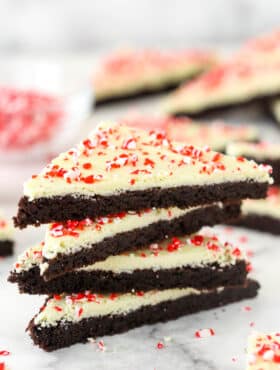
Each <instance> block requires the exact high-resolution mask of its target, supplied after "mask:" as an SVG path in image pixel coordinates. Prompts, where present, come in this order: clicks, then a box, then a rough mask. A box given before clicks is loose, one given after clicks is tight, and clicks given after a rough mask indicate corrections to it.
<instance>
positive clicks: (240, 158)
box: [236, 156, 246, 162]
mask: <svg viewBox="0 0 280 370" xmlns="http://www.w3.org/2000/svg"><path fill="white" fill-rule="evenodd" d="M236 159H237V160H238V161H239V162H245V161H246V159H245V158H244V157H240V156H239V157H237V158H236Z"/></svg>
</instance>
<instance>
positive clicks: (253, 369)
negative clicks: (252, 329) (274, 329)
mask: <svg viewBox="0 0 280 370" xmlns="http://www.w3.org/2000/svg"><path fill="white" fill-rule="evenodd" d="M279 369H280V333H268V334H264V333H253V334H251V335H250V336H249V340H248V346H247V367H246V370H279Z"/></svg>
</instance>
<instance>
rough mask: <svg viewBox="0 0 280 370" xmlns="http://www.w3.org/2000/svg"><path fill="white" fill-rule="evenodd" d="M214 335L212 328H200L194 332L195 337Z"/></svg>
mask: <svg viewBox="0 0 280 370" xmlns="http://www.w3.org/2000/svg"><path fill="white" fill-rule="evenodd" d="M213 335H215V331H214V329H212V328H210V329H200V330H197V331H196V332H195V337H196V338H207V337H212V336H213Z"/></svg>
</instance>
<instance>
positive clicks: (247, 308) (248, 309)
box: [242, 306, 252, 312]
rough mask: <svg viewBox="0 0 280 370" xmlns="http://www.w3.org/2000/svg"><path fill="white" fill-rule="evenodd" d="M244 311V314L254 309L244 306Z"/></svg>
mask: <svg viewBox="0 0 280 370" xmlns="http://www.w3.org/2000/svg"><path fill="white" fill-rule="evenodd" d="M242 310H243V311H244V312H250V311H252V307H251V306H244V307H243V308H242Z"/></svg>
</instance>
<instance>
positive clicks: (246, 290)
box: [28, 280, 259, 351]
mask: <svg viewBox="0 0 280 370" xmlns="http://www.w3.org/2000/svg"><path fill="white" fill-rule="evenodd" d="M258 289H259V284H258V283H257V282H256V281H253V280H249V281H247V283H246V284H245V285H244V286H242V285H240V286H232V287H226V288H224V289H223V290H222V291H221V292H219V293H218V292H217V291H212V292H210V293H207V294H201V295H190V296H187V297H183V298H179V299H176V300H174V301H172V300H170V301H166V302H163V303H160V304H157V305H154V306H146V307H142V308H140V309H138V310H136V311H133V312H130V313H128V314H127V315H110V316H109V315H108V316H103V317H94V318H89V319H83V320H81V321H80V322H77V323H73V322H63V323H62V322H60V323H59V324H58V325H57V326H53V327H41V326H36V325H35V323H34V319H33V320H31V322H30V323H29V326H28V331H29V333H30V336H31V338H32V340H33V342H34V343H35V344H36V345H38V346H39V347H41V348H42V349H44V350H45V351H54V350H56V349H59V348H63V347H69V346H71V345H72V344H75V343H80V342H81V343H85V342H87V340H88V338H92V337H100V336H104V335H114V334H118V333H123V332H126V331H128V330H130V329H134V328H136V327H139V326H141V325H151V324H155V323H157V322H166V321H168V320H174V319H177V318H178V317H180V316H183V315H189V314H193V313H196V312H199V311H202V310H209V309H212V308H215V307H220V306H223V305H226V304H229V303H233V302H237V301H240V300H242V299H247V298H253V297H255V296H256V295H257V292H258Z"/></svg>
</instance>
